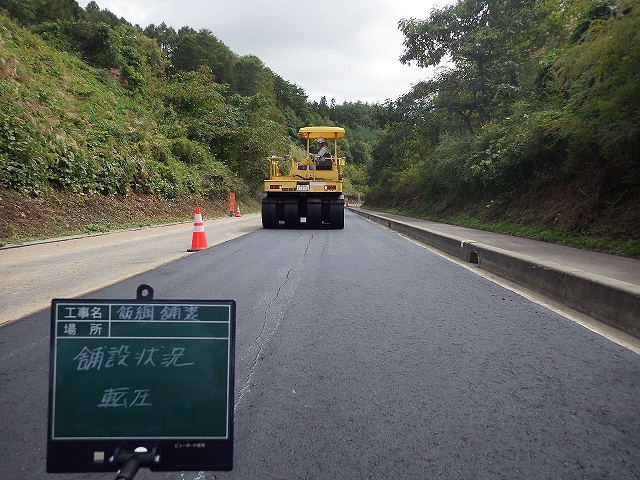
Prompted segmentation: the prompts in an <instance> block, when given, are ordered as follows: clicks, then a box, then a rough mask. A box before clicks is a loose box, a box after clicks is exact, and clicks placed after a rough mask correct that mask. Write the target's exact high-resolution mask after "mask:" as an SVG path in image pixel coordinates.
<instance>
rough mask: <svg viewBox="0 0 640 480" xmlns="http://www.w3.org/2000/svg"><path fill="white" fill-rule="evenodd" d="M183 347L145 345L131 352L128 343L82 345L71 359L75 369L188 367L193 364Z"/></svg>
mask: <svg viewBox="0 0 640 480" xmlns="http://www.w3.org/2000/svg"><path fill="white" fill-rule="evenodd" d="M185 354H186V349H185V348H184V347H171V348H169V347H164V346H160V347H159V348H156V347H147V348H143V349H142V350H139V351H137V352H131V350H130V348H129V345H120V346H119V347H106V346H105V347H96V348H93V349H91V348H88V347H87V346H84V347H82V350H80V353H78V354H77V355H76V356H75V357H74V358H73V360H74V361H76V362H77V366H76V371H90V370H100V369H103V368H105V369H106V368H113V367H129V366H133V367H136V366H151V367H158V366H161V367H176V368H180V367H189V366H192V365H195V362H190V361H188V359H185Z"/></svg>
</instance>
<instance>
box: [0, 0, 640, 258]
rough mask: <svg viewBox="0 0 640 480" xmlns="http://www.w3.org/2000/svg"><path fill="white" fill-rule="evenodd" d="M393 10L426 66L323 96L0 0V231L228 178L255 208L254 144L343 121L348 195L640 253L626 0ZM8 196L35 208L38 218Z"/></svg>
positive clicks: (194, 36) (74, 17) (186, 37)
mask: <svg viewBox="0 0 640 480" xmlns="http://www.w3.org/2000/svg"><path fill="white" fill-rule="evenodd" d="M398 20H399V28H400V30H401V31H402V32H403V34H404V35H405V41H404V47H405V51H404V54H403V56H402V57H401V59H400V61H402V62H404V63H414V64H417V65H419V66H422V67H428V66H438V69H437V73H436V75H435V76H433V77H432V78H429V79H425V80H424V81H423V82H420V83H418V84H417V85H415V86H413V87H412V88H411V90H410V91H409V92H407V93H406V94H405V95H403V96H401V97H400V98H398V99H396V100H388V101H387V102H385V103H382V104H374V105H369V104H365V103H361V102H356V103H350V102H345V103H343V104H342V105H339V104H336V103H335V101H333V100H332V101H329V102H328V101H327V99H326V98H324V97H323V98H322V99H321V101H320V102H311V101H309V100H308V97H307V95H306V93H305V91H304V89H303V88H302V87H300V86H298V85H295V84H292V83H290V82H288V81H286V80H285V79H283V78H282V77H280V76H279V75H278V74H277V73H276V72H273V71H271V70H270V69H269V68H268V67H267V66H266V65H264V63H263V62H262V61H261V60H260V59H259V58H257V57H255V56H252V55H247V56H239V55H236V54H235V53H233V52H232V51H231V50H230V49H229V48H228V47H226V45H224V43H223V42H221V41H220V40H219V39H218V38H216V36H215V35H214V33H213V32H211V31H208V30H200V31H195V30H193V29H191V28H189V27H183V28H181V29H180V30H178V31H175V30H174V29H173V28H171V27H168V26H167V25H165V24H164V23H163V24H161V25H148V26H144V27H142V26H138V25H132V24H130V23H129V22H128V21H127V20H126V19H124V18H117V17H116V16H115V15H114V14H112V13H111V12H109V11H108V10H102V9H101V8H100V6H99V5H98V4H97V3H95V2H92V3H90V4H89V5H88V6H87V8H86V9H82V8H80V7H79V5H78V4H77V2H76V1H75V0H0V188H1V189H2V190H1V191H0V193H1V194H2V195H1V196H0V197H1V198H2V200H0V206H1V207H2V208H0V242H4V243H6V242H16V241H22V240H24V239H31V238H37V237H38V236H44V235H54V234H55V232H56V231H57V232H58V233H57V234H63V233H67V232H68V229H67V228H66V227H65V226H64V225H72V224H73V225H75V227H74V228H75V230H74V231H78V230H80V231H82V230H83V229H85V228H87V229H105V228H107V229H108V228H115V226H117V225H128V224H139V223H140V222H142V223H149V222H153V221H157V219H156V220H154V219H153V218H151V217H154V216H155V217H158V216H159V215H158V212H162V211H166V212H167V215H160V217H162V220H163V221H164V220H166V221H171V220H176V219H179V218H182V219H184V216H185V215H186V216H188V215H189V214H190V212H189V211H186V212H185V214H183V215H180V213H179V210H175V209H174V207H175V206H176V205H178V204H180V205H181V206H182V205H186V204H189V202H191V204H193V203H194V202H209V203H210V204H211V205H212V207H211V208H214V207H213V205H218V206H219V210H220V211H219V214H224V210H225V207H224V199H225V198H226V197H227V195H228V193H229V192H231V191H233V192H236V195H237V197H238V198H239V200H240V202H241V203H243V204H245V205H247V207H248V208H249V209H251V208H254V209H255V208H256V207H257V205H258V202H259V197H260V190H261V181H262V178H263V175H264V173H265V171H266V167H267V163H266V162H265V160H264V158H265V157H266V156H269V155H272V154H282V153H288V152H293V151H295V150H296V149H298V148H299V147H300V145H301V144H300V141H299V139H298V138H297V131H298V129H299V128H300V127H301V126H305V125H320V124H329V125H339V126H342V127H344V128H345V129H346V130H347V136H346V138H345V141H344V142H343V145H342V147H343V148H344V153H345V154H346V155H347V160H348V164H347V170H346V173H347V182H346V187H345V190H346V194H347V195H348V196H349V197H350V200H351V203H352V204H353V203H354V202H355V201H356V199H357V198H358V196H360V198H362V199H363V200H364V202H365V206H367V207H370V208H376V209H387V210H390V211H395V212H400V213H405V214H408V215H414V216H421V217H425V218H430V219H433V220H438V221H445V222H451V223H457V224H463V225H467V226H471V227H474V228H483V229H490V230H496V231H503V232H506V233H510V234H515V235H523V236H531V237H534V238H539V239H542V240H546V241H555V242H563V243H568V244H573V245H576V246H580V247H583V248H595V249H602V250H607V251H612V252H616V253H621V254H625V255H630V256H637V257H640V221H639V220H638V219H639V218H640V154H639V153H638V152H640V77H638V72H639V71H640V1H639V0H618V1H614V0H594V1H592V0H572V1H560V2H558V1H551V0H526V1H522V0H519V1H515V0H497V1H491V2H489V1H486V0H484V1H482V0H459V1H458V2H457V3H455V4H453V5H451V6H448V7H444V8H442V9H437V10H434V11H432V13H431V15H430V16H429V18H426V19H411V18H409V19H402V20H401V19H398ZM15 195H17V196H18V197H20V198H23V199H24V202H22V203H24V204H27V203H29V202H31V201H39V202H40V205H41V207H42V209H43V210H46V211H47V212H49V213H48V214H47V218H50V219H54V220H51V221H50V222H49V223H50V224H51V225H50V227H48V228H47V229H46V232H44V231H43V232H41V233H40V234H38V233H37V232H35V231H33V230H29V231H28V232H27V231H26V230H25V229H26V228H27V226H26V225H27V223H28V222H26V221H24V218H25V212H24V208H23V207H24V205H21V202H20V201H16V197H15ZM78 198H81V199H92V200H93V199H97V200H98V201H95V202H94V201H90V202H89V204H90V205H91V209H92V210H91V212H89V215H88V217H87V218H86V219H83V220H82V222H77V221H74V220H69V218H68V216H66V217H65V216H64V215H62V216H57V215H56V213H55V212H56V208H55V204H56V202H58V204H62V203H69V204H82V203H81V202H80V203H78V202H77V201H76V200H77V199H78ZM100 199H103V200H105V201H100ZM107 199H108V201H107ZM114 199H115V200H117V201H115V202H114V201H111V200H114ZM74 202H75V203H74ZM185 202H186V203H185ZM45 203H46V205H47V206H46V207H45ZM85 203H86V202H85ZM150 203H153V204H155V205H156V206H157V208H155V209H149V211H148V213H142V214H140V215H137V216H135V215H124V216H123V220H122V221H121V222H119V223H118V222H115V223H113V224H112V220H110V219H109V218H110V217H116V216H117V214H116V213H115V211H116V210H117V205H121V206H122V209H123V210H129V211H131V210H133V209H136V208H137V209H138V210H140V208H139V206H140V205H141V204H142V205H144V204H150ZM102 206H104V209H105V210H104V211H101V208H102ZM107 206H108V208H107ZM186 209H187V210H188V208H186ZM59 210H61V209H59ZM152 212H153V213H152ZM68 215H77V214H74V213H73V211H70V212H69V213H68ZM91 215H93V216H94V217H95V218H103V219H104V220H101V221H92V220H91ZM134 217H135V218H134ZM65 219H66V220H65ZM42 222H43V225H44V224H46V223H47V222H46V221H45V219H44V218H43V219H42ZM83 222H84V223H83ZM56 224H59V225H60V227H59V228H58V229H57V230H56V227H55V225H56ZM76 224H77V225H76ZM83 225H84V226H83Z"/></svg>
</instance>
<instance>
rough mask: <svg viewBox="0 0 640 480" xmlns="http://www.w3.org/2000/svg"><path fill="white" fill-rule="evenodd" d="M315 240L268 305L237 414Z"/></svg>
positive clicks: (311, 238) (234, 406)
mask: <svg viewBox="0 0 640 480" xmlns="http://www.w3.org/2000/svg"><path fill="white" fill-rule="evenodd" d="M312 240H313V235H311V237H310V238H309V242H308V243H307V246H306V247H305V249H304V252H303V253H302V255H301V256H300V258H299V260H298V263H297V264H296V266H294V267H292V268H290V269H289V270H288V271H287V274H286V275H285V278H284V282H282V284H281V285H280V286H279V287H278V289H277V290H276V294H275V296H274V298H273V300H271V301H270V302H269V304H268V305H267V307H266V309H265V311H264V316H263V319H262V328H261V329H260V332H259V333H258V335H257V336H256V338H255V339H254V342H253V344H254V346H255V347H256V348H257V352H256V355H255V357H254V359H253V362H252V363H251V366H250V367H249V374H248V375H247V379H246V381H245V383H244V385H243V386H242V389H241V390H240V393H239V394H238V398H237V400H236V402H235V403H234V405H233V411H234V412H236V410H237V408H238V405H239V404H240V402H241V401H242V399H243V398H244V395H245V394H246V393H247V392H248V391H249V390H250V389H251V378H252V377H253V375H254V373H255V371H256V368H257V366H258V363H259V361H260V357H261V356H262V351H263V349H264V347H265V346H266V344H267V342H268V341H269V339H270V338H271V337H272V336H273V334H274V333H275V332H276V330H277V329H278V327H279V326H280V322H282V320H283V318H284V312H285V311H286V309H287V307H288V306H289V303H291V300H292V299H293V297H294V295H293V292H295V291H296V289H297V287H298V284H299V283H300V275H297V273H298V272H300V271H302V269H303V267H304V264H305V263H306V259H307V252H308V251H309V247H310V246H311V241H312Z"/></svg>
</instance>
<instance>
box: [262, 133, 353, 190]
mask: <svg viewBox="0 0 640 480" xmlns="http://www.w3.org/2000/svg"><path fill="white" fill-rule="evenodd" d="M298 135H300V136H301V137H302V138H305V139H306V140H307V148H306V156H305V159H304V161H302V162H297V161H295V160H294V159H292V158H291V157H288V156H284V157H277V156H272V157H269V158H268V161H269V162H270V163H269V179H267V180H265V182H264V191H265V192H302V191H304V192H310V193H314V192H315V193H321V192H335V193H340V192H342V179H343V173H342V171H343V169H344V165H345V157H340V156H339V155H338V138H343V137H344V128H341V127H303V128H301V129H300V130H299V131H298ZM321 137H322V138H324V139H326V140H327V143H329V141H330V140H331V139H333V142H332V143H333V155H331V156H326V157H325V159H326V160H331V169H330V170H318V168H317V167H318V166H317V163H316V159H315V158H314V156H313V154H312V153H311V139H318V138H321ZM283 160H284V161H287V160H289V161H290V162H291V167H290V170H289V175H282V174H281V173H280V162H281V161H283ZM301 180H302V181H303V183H300V181H301Z"/></svg>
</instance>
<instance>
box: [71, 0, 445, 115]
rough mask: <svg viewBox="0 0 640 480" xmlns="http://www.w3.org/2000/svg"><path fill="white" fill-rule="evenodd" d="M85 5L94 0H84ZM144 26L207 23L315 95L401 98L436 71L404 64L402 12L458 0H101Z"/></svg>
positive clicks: (234, 46) (420, 13) (237, 48)
mask: <svg viewBox="0 0 640 480" xmlns="http://www.w3.org/2000/svg"><path fill="white" fill-rule="evenodd" d="M78 3H79V4H80V6H81V7H83V8H85V7H86V5H87V3H89V1H88V0H82V1H79V2H78ZM96 3H97V4H98V5H99V6H100V8H101V9H105V8H106V9H108V10H109V11H111V12H112V13H114V14H116V15H117V16H118V17H124V18H125V19H126V20H127V21H128V22H130V23H132V24H134V25H135V24H138V25H140V26H141V27H143V28H144V27H146V26H147V25H149V24H151V23H154V24H156V25H159V24H161V23H162V22H164V23H166V24H167V25H169V26H171V27H173V28H174V29H175V30H176V31H177V30H178V29H180V27H184V26H189V27H191V28H193V29H195V30H200V29H203V28H205V29H208V30H210V31H211V32H212V33H213V35H215V36H216V37H217V38H218V39H219V40H220V41H222V42H223V43H224V44H225V45H227V47H229V48H230V49H231V50H232V51H233V52H234V53H236V54H238V55H255V56H257V57H258V58H260V60H262V61H263V62H264V64H265V65H266V66H267V67H269V68H270V69H271V70H272V71H273V72H275V73H276V74H277V75H279V76H281V77H282V78H283V79H285V80H286V81H288V82H290V83H294V84H296V85H298V86H299V87H301V88H302V89H304V91H305V92H306V93H307V95H308V96H309V100H311V101H319V100H320V97H321V96H323V95H324V96H326V97H327V101H328V102H331V100H332V99H335V101H336V102H337V103H338V104H341V103H342V102H344V101H348V102H356V101H362V102H367V103H375V102H384V101H385V100H387V99H391V100H396V99H397V98H398V97H399V96H401V95H403V94H405V93H407V92H409V90H410V89H411V85H412V84H415V83H416V82H418V81H419V80H422V79H425V78H428V77H429V76H430V75H431V74H432V72H431V71H430V70H426V69H423V68H419V67H417V66H415V65H412V66H407V65H402V64H401V63H400V62H399V60H398V58H399V57H400V55H402V53H403V51H404V49H403V46H402V42H403V40H404V35H403V34H402V33H401V32H400V30H398V21H399V20H400V19H402V18H411V17H414V18H420V19H424V18H427V17H428V16H429V14H430V12H431V10H432V9H433V8H442V7H444V6H445V5H448V4H452V3H454V0H324V1H320V2H318V1H311V0H96Z"/></svg>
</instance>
